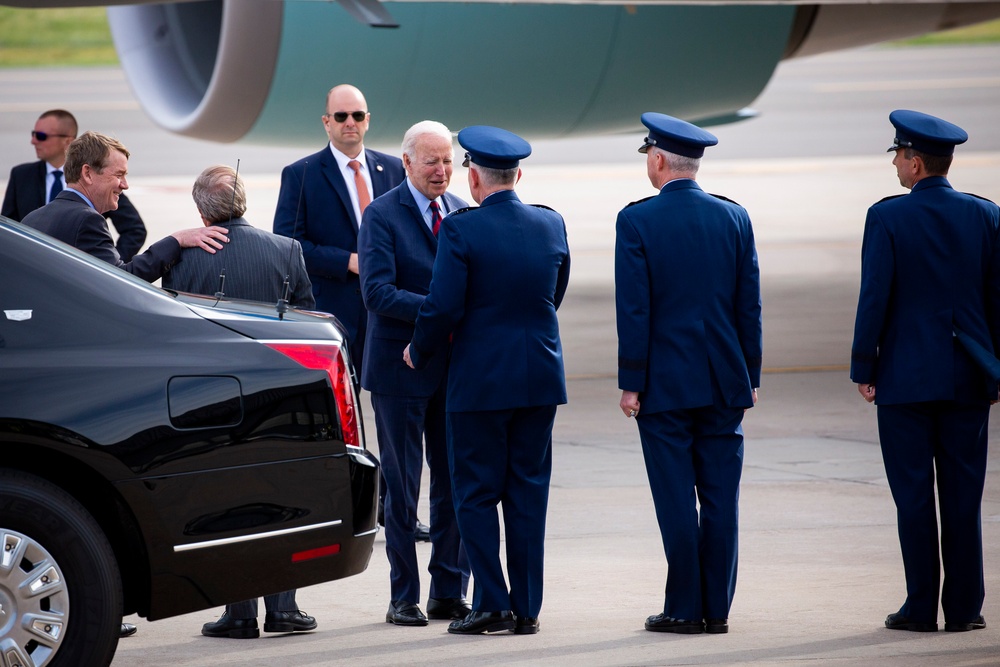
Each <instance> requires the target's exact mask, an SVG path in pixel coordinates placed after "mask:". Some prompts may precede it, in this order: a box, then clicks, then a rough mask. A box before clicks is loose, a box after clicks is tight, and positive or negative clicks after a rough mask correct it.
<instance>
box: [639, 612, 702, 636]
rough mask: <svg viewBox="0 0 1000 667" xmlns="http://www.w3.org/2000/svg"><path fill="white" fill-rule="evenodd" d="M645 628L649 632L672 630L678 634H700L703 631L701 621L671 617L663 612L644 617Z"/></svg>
mask: <svg viewBox="0 0 1000 667" xmlns="http://www.w3.org/2000/svg"><path fill="white" fill-rule="evenodd" d="M646 629H647V630H649V631H650V632H673V633H675V634H678V635H700V634H701V633H702V632H704V631H705V626H704V625H703V624H702V622H701V621H686V620H684V619H683V618H671V617H670V616H665V615H663V614H657V615H656V616H650V617H649V618H647V619H646Z"/></svg>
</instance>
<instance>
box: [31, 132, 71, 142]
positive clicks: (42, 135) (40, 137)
mask: <svg viewBox="0 0 1000 667" xmlns="http://www.w3.org/2000/svg"><path fill="white" fill-rule="evenodd" d="M31 136H32V137H33V138H34V139H35V140H36V141H45V140H46V139H48V138H49V137H71V136H73V135H71V134H49V133H48V132H35V131H34V130H32V131H31Z"/></svg>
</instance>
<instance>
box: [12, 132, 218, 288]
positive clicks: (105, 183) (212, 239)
mask: <svg viewBox="0 0 1000 667" xmlns="http://www.w3.org/2000/svg"><path fill="white" fill-rule="evenodd" d="M128 157H129V152H128V149H126V148H125V146H123V145H122V144H121V142H119V141H118V140H117V139H112V138H111V137H108V136H105V135H103V134H99V133H97V132H84V133H83V134H82V135H81V136H80V138H79V139H75V140H74V141H73V142H72V143H71V144H70V145H69V148H67V149H66V164H65V170H66V186H67V187H66V189H65V190H63V191H62V192H60V193H59V194H58V195H57V196H56V198H55V199H53V200H52V201H51V202H49V203H48V204H46V205H45V206H43V207H42V208H39V209H36V210H34V211H32V212H31V213H29V214H28V215H27V216H25V218H24V220H22V222H23V223H24V224H25V225H27V226H29V227H33V228H35V229H37V230H39V231H41V232H44V233H46V234H48V235H49V236H52V237H54V238H56V239H58V240H60V241H62V242H63V243H67V244H69V245H71V246H73V247H75V248H79V249H80V250H83V251H84V252H86V253H88V254H90V255H93V256H94V257H96V258H98V259H100V260H103V261H105V262H108V263H109V264H113V265H114V266H117V267H118V268H120V269H122V270H124V271H128V272H129V273H131V274H133V275H135V276H138V277H140V278H142V279H144V280H148V281H149V282H153V281H154V280H156V279H158V278H160V277H162V276H163V275H164V274H165V273H166V272H167V271H169V270H170V269H171V267H173V265H174V264H176V263H177V262H178V260H179V259H180V255H181V248H201V249H202V250H205V251H206V252H210V253H214V252H215V251H216V250H217V249H218V248H221V247H222V244H223V243H225V242H226V230H225V229H223V228H221V227H199V228H196V229H183V230H180V231H177V232H174V233H173V234H171V235H170V236H168V237H166V238H164V239H162V240H160V241H157V242H156V243H154V244H153V245H151V246H150V247H149V248H148V249H147V250H146V252H144V253H142V254H139V255H136V256H135V257H133V258H132V261H130V262H123V261H122V259H121V257H120V256H119V255H118V251H117V250H115V246H114V243H113V241H112V239H111V232H109V231H108V223H107V221H106V220H105V219H104V216H103V215H102V213H103V212H106V211H113V210H115V208H117V206H118V200H119V198H120V196H121V193H122V191H123V190H127V189H128V180H127V179H126V175H127V174H128Z"/></svg>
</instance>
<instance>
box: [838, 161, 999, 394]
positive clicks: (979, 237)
mask: <svg viewBox="0 0 1000 667" xmlns="http://www.w3.org/2000/svg"><path fill="white" fill-rule="evenodd" d="M956 329H957V330H959V331H961V332H963V333H965V334H966V335H967V336H968V337H969V338H971V339H972V340H973V341H975V342H976V343H978V344H979V345H980V346H981V347H982V348H983V349H985V350H986V351H988V352H991V353H995V352H996V351H997V350H1000V208H998V207H997V205H996V204H994V203H993V202H990V201H988V200H985V199H980V198H979V197H975V196H973V195H967V194H963V193H960V192H956V191H955V190H954V189H952V187H951V185H950V184H949V183H948V180H947V179H946V178H944V177H941V176H933V177H930V178H925V179H923V180H921V181H918V182H917V183H916V184H915V185H914V186H913V188H912V190H911V192H910V193H909V194H906V195H900V196H897V197H891V198H888V199H883V200H882V201H880V202H879V203H877V204H875V205H874V206H872V207H871V208H869V209H868V218H867V220H866V221H865V235H864V242H863V244H862V248H861V294H860V297H859V299H858V313H857V320H856V321H855V325H854V343H853V346H852V350H851V379H852V380H854V381H855V382H857V383H871V384H874V385H875V389H876V391H875V402H876V403H877V404H881V405H889V404H896V403H917V402H923V401H935V400H958V401H982V400H986V399H987V398H989V397H990V390H991V391H992V393H993V395H996V389H997V388H996V385H993V386H992V388H990V387H989V385H988V383H987V381H986V376H985V374H984V373H983V372H982V370H981V369H980V368H979V367H978V366H976V364H975V362H974V361H973V360H972V358H971V357H970V356H969V355H968V353H966V352H965V350H964V348H962V347H961V345H960V343H958V342H957V340H956V338H955V336H954V332H955V331H956Z"/></svg>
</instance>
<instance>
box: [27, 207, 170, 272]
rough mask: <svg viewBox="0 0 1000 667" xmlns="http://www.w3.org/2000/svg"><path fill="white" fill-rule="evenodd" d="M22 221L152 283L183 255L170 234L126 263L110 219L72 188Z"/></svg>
mask: <svg viewBox="0 0 1000 667" xmlns="http://www.w3.org/2000/svg"><path fill="white" fill-rule="evenodd" d="M21 222H23V223H24V224H26V225H27V226H29V227H34V228H35V229H37V230H38V231H40V232H44V233H46V234H48V235H49V236H52V237H54V238H56V239H58V240H60V241H62V242H63V243H67V244H69V245H71V246H73V247H74V248H79V249H80V250H82V251H84V252H86V253H87V254H90V255H93V256H94V257H96V258H98V259H100V260H103V261H105V262H107V263H108V264H112V265H114V266H117V267H118V268H119V269H123V270H125V271H128V272H129V273H131V274H133V275H135V276H138V277H139V278H142V279H143V280H147V281H149V282H153V281H154V280H156V279H157V278H160V277H162V276H163V274H165V273H166V272H167V271H169V270H170V267H172V266H173V265H174V264H176V263H177V260H178V259H180V256H181V244H180V243H178V241H177V239H175V238H174V237H172V236H168V237H167V238H165V239H162V240H160V241H157V242H156V243H154V244H153V245H151V246H149V248H147V249H146V252H144V253H142V254H141V255H136V256H135V257H133V258H132V261H130V262H123V261H122V260H121V257H120V256H119V255H118V251H117V250H115V244H114V242H113V241H112V239H111V232H110V231H108V221H107V220H105V219H104V216H103V215H101V214H100V213H98V212H97V211H95V210H94V209H93V208H91V207H90V205H89V204H87V202H85V201H84V200H83V198H81V197H80V196H79V195H77V194H76V193H73V192H70V191H69V190H63V191H62V192H60V193H59V194H58V195H57V196H56V198H55V199H53V200H52V201H50V202H49V203H48V204H46V205H45V206H43V207H41V208H39V209H35V210H34V211H32V212H31V213H29V214H28V215H26V216H25V217H24V220H22V221H21Z"/></svg>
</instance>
